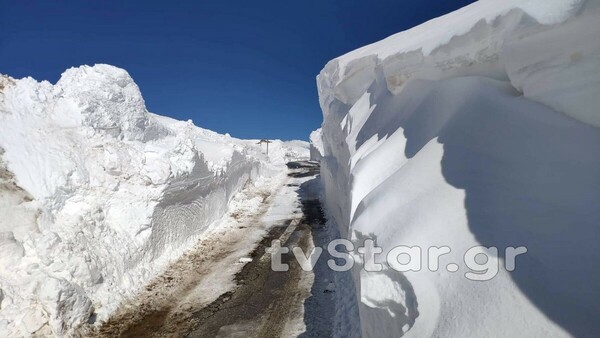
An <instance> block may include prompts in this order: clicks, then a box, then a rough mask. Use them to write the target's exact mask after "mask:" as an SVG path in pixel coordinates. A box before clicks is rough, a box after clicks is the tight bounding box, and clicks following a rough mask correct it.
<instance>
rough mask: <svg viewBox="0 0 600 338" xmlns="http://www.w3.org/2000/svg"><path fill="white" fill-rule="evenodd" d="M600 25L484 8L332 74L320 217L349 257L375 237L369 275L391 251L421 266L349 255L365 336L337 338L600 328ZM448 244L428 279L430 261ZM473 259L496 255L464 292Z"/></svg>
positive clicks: (527, 10)
mask: <svg viewBox="0 0 600 338" xmlns="http://www.w3.org/2000/svg"><path fill="white" fill-rule="evenodd" d="M598 22H600V5H599V1H587V2H586V1H577V0H565V1H561V0H553V1H547V0H529V1H504V0H503V1H500V0H487V1H486V0H482V1H479V2H476V3H474V4H472V5H469V6H467V7H465V8H463V9H460V10H458V11H456V12H453V13H450V14H448V15H446V16H443V17H440V18H438V19H435V20H432V21H429V22H426V23H424V24H422V25H420V26H417V27H415V28H413V29H411V30H408V31H405V32H401V33H399V34H396V35H393V36H391V37H389V38H387V39H384V40H382V41H380V42H377V43H374V44H372V45H369V46H365V47H363V48H360V49H358V50H356V51H353V52H350V53H348V54H346V55H344V56H341V57H339V58H337V59H334V60H332V61H330V62H329V63H328V64H327V65H326V66H325V68H324V69H323V70H322V71H321V73H320V74H319V76H318V78H317V83H318V90H319V96H320V104H321V108H322V110H323V117H324V121H323V125H322V140H323V159H322V160H321V166H322V167H321V177H322V181H323V186H324V189H325V193H324V202H325V205H326V209H327V214H328V216H329V217H330V220H332V221H333V222H334V223H336V224H337V226H338V227H339V229H340V232H341V235H342V236H343V237H345V238H348V239H350V240H352V241H353V243H354V244H355V246H356V247H358V246H361V245H362V243H363V240H364V239H374V240H376V242H377V244H378V245H379V246H380V247H382V248H383V253H382V254H379V255H378V256H377V258H376V262H377V263H379V262H382V261H384V260H385V258H386V254H387V253H389V251H391V249H392V248H394V247H396V246H399V245H404V246H410V247H413V246H418V247H420V248H421V253H422V254H420V255H417V257H422V259H421V261H420V264H421V268H420V269H418V268H415V269H414V270H419V271H405V272H398V271H396V270H394V269H391V268H390V267H389V266H384V270H383V271H381V272H366V271H365V270H364V269H362V266H363V265H364V263H365V262H364V259H363V256H361V255H356V256H355V258H356V260H357V262H358V263H360V264H359V265H358V266H355V268H354V269H353V276H354V282H355V285H354V289H353V291H354V292H355V294H356V299H358V309H359V311H358V312H359V315H358V316H359V317H360V319H359V320H358V322H359V325H360V329H358V327H357V326H358V325H355V326H356V327H354V328H352V327H349V328H348V327H347V328H346V330H347V331H346V332H344V328H342V329H341V330H342V331H341V332H338V333H339V334H340V335H341V336H351V335H362V336H364V337H398V336H402V335H406V336H410V337H509V336H515V337H516V336H519V337H540V336H544V337H550V336H553V337H554V336H559V337H562V336H580V337H591V336H595V335H596V334H597V332H600V322H599V321H598V320H597V318H598V316H599V315H600V288H598V287H597V285H600V251H599V250H597V247H598V244H597V243H598V240H599V239H600V227H599V226H598V225H599V224H600V208H598V205H600V189H599V187H600V170H598V168H600V151H599V149H600V129H598V127H599V126H600V113H599V112H598V107H600V72H599V70H600V39H598V37H599V36H600V24H598ZM442 246H447V247H449V248H450V249H451V252H450V253H449V254H446V255H444V256H442V257H441V258H440V259H439V262H440V265H439V269H437V271H434V269H432V268H429V267H428V263H429V262H428V261H427V259H426V254H427V252H428V250H429V248H432V247H442ZM475 246H485V247H492V246H494V247H497V249H498V253H497V254H494V253H493V252H492V251H489V252H488V253H490V254H489V255H488V257H489V258H488V259H489V260H490V262H491V263H493V264H496V265H495V266H499V267H500V268H499V269H492V270H499V271H497V275H495V277H493V278H491V279H489V280H487V281H473V280H470V279H467V278H466V275H465V274H467V273H469V272H472V271H473V269H471V268H468V267H467V266H465V265H466V264H465V258H464V257H465V256H464V254H465V253H466V252H468V251H469V249H470V248H472V247H475ZM519 246H525V247H527V250H528V252H527V253H526V254H524V255H520V256H518V257H517V258H516V263H515V264H516V269H515V271H513V272H510V273H509V272H508V271H507V270H508V269H506V268H504V267H505V265H506V264H505V263H506V262H505V259H506V254H505V252H506V251H505V249H506V248H507V247H519ZM411 262H413V260H411ZM415 262H416V263H419V262H418V261H416V260H415ZM451 263H454V264H457V266H454V265H448V264H451ZM490 266H494V265H490ZM454 268H456V269H458V271H455V272H450V271H451V270H454ZM490 272H493V271H490ZM478 274H479V275H480V276H479V277H486V278H487V277H489V276H482V275H486V274H487V273H485V272H481V271H478ZM492 275H493V274H492ZM475 277H476V278H477V277H478V276H475ZM342 315H343V314H342ZM338 320H339V321H340V322H350V323H352V319H348V318H346V319H338ZM352 330H356V331H352Z"/></svg>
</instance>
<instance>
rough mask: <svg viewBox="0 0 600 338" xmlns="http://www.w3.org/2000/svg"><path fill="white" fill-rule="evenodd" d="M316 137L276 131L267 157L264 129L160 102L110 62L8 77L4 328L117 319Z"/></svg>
mask: <svg viewBox="0 0 600 338" xmlns="http://www.w3.org/2000/svg"><path fill="white" fill-rule="evenodd" d="M308 147H309V146H308V143H307V142H301V141H295V142H281V141H274V142H273V143H272V144H271V145H270V149H269V157H267V156H266V155H265V154H264V149H261V148H260V145H258V144H257V141H256V140H247V141H246V140H238V139H234V138H232V137H230V136H229V135H219V134H217V133H214V132H211V131H208V130H204V129H201V128H198V127H196V126H194V125H193V124H192V122H191V121H188V122H182V121H176V120H173V119H170V118H166V117H161V116H158V115H154V114H151V113H149V112H148V111H147V110H146V107H145V104H144V100H143V98H142V96H141V93H140V91H139V89H138V87H137V85H136V84H135V83H134V82H133V80H132V79H131V77H130V76H129V74H128V73H127V72H126V71H125V70H122V69H119V68H116V67H112V66H108V65H96V66H93V67H89V66H82V67H79V68H71V69H69V70H67V71H66V72H65V73H64V74H63V75H62V77H61V78H60V80H59V81H58V82H57V83H56V84H55V85H52V84H51V83H49V82H46V81H43V82H37V81H35V80H34V79H31V78H24V79H21V80H15V79H12V78H10V77H8V76H0V249H1V252H2V255H1V256H0V336H2V337H8V336H31V335H43V336H47V335H58V336H68V335H72V334H74V333H75V332H76V331H77V329H78V328H79V327H81V326H82V325H84V324H86V323H93V322H94V321H95V320H102V319H104V318H106V317H107V316H108V315H109V314H110V313H111V311H114V310H115V309H116V307H117V306H118V305H119V304H120V302H122V301H123V300H124V299H126V298H127V297H130V296H132V295H133V294H135V292H136V291H137V290H139V288H140V287H142V286H144V285H145V283H147V282H149V281H150V279H151V278H152V277H154V276H156V274H157V273H158V272H160V271H161V269H163V268H164V267H165V266H166V264H168V263H169V262H170V261H172V260H173V259H175V258H177V257H178V256H179V255H181V254H182V252H183V251H184V250H185V249H186V248H189V247H190V246H191V245H192V244H193V243H194V242H195V241H197V240H198V239H199V238H200V236H202V234H203V233H205V232H206V231H207V230H208V229H210V228H211V227H215V226H218V221H219V219H220V218H221V217H222V216H223V215H224V214H225V213H226V211H227V209H228V203H229V201H230V200H231V199H232V197H233V196H234V195H235V194H236V193H237V192H239V191H240V190H241V189H242V188H244V187H245V186H246V185H248V184H252V182H254V181H256V180H257V179H258V178H259V177H261V176H276V175H278V174H280V173H281V171H282V170H283V169H284V164H285V163H286V161H289V160H291V159H296V158H308V156H309V149H308Z"/></svg>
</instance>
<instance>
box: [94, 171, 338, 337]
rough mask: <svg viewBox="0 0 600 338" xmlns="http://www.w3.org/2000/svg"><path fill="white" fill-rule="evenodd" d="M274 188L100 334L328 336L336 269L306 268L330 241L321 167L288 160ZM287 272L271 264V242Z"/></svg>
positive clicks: (186, 257) (125, 308) (238, 213)
mask: <svg viewBox="0 0 600 338" xmlns="http://www.w3.org/2000/svg"><path fill="white" fill-rule="evenodd" d="M288 168H289V170H288V174H287V177H286V178H285V179H283V180H282V184H281V186H280V187H278V188H277V189H276V190H275V191H274V192H273V193H272V194H268V193H266V192H264V191H257V192H246V193H248V194H252V195H254V194H256V195H258V196H260V198H261V203H260V205H259V207H258V208H256V209H255V210H250V211H248V210H244V208H238V209H241V210H236V209H235V208H234V210H233V211H232V212H231V213H230V216H232V218H233V219H235V223H236V225H235V226H232V227H229V228H228V229H226V230H224V231H223V232H222V233H217V234H211V235H210V236H208V237H207V238H206V239H204V240H202V241H201V242H200V243H199V244H198V245H197V246H196V247H195V248H194V249H193V250H191V251H190V252H188V253H187V254H185V255H184V256H183V257H182V258H181V259H180V260H179V261H177V262H176V263H174V264H173V265H171V267H170V268H169V269H167V271H166V272H165V273H163V274H162V275H161V276H160V277H159V278H157V279H156V280H155V281H154V282H153V283H151V284H150V285H149V286H147V288H146V289H145V290H144V292H142V294H140V295H139V296H138V297H137V298H136V299H135V300H134V301H131V302H129V303H128V304H127V305H125V306H123V307H122V308H121V310H120V311H118V312H117V314H116V315H115V316H113V317H112V318H110V319H109V320H108V321H106V322H104V323H102V324H101V325H100V326H99V327H98V328H97V329H96V330H95V332H94V333H93V334H94V335H95V336H96V337H232V336H235V337H238V336H239V337H289V336H300V337H326V336H331V335H332V327H333V326H332V322H333V316H334V314H335V284H334V278H333V277H334V276H333V271H331V270H330V269H327V268H326V266H325V264H326V263H325V260H323V259H320V260H319V262H317V263H316V266H315V267H314V268H313V269H312V271H305V270H304V269H303V268H302V267H301V265H300V263H298V261H297V260H296V259H294V256H293V253H292V249H293V248H296V247H299V248H302V249H303V252H304V253H305V255H308V253H310V252H311V250H313V248H314V247H315V245H316V246H319V245H320V244H322V243H325V242H326V241H327V240H328V238H329V236H330V233H329V232H328V231H327V227H326V224H325V223H326V222H325V219H324V216H323V211H322V209H321V205H320V202H319V194H320V182H319V177H318V173H319V166H318V164H316V163H314V162H290V163H288ZM274 240H279V241H280V243H282V244H281V247H282V248H283V247H287V248H289V249H290V250H289V252H288V253H282V254H281V263H283V264H288V266H289V270H288V271H274V270H273V269H272V262H271V260H272V255H271V252H272V250H274V249H270V248H271V246H272V242H273V241H274Z"/></svg>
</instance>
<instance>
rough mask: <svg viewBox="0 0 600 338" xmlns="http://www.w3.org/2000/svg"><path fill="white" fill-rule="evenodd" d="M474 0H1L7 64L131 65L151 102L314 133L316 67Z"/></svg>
mask: <svg viewBox="0 0 600 338" xmlns="http://www.w3.org/2000/svg"><path fill="white" fill-rule="evenodd" d="M471 2H473V1H468V0H394V1H388V0H363V1H359V0H339V1H333V0H314V1H313V0H302V1H288V0H278V1H262V0H257V1H248V0H244V1H225V0H222V1H205V0H204V1H203V0H197V1H151V0H145V1H83V0H79V1H30V0H19V1H9V0H0V73H4V74H8V75H11V76H13V77H16V78H21V77H25V76H32V77H34V78H36V79H37V80H49V81H51V82H52V83H55V82H56V81H57V80H58V78H59V77H60V74H61V73H62V72H63V71H64V70H65V69H67V68H69V67H72V66H79V65H82V64H89V65H92V64H95V63H108V64H112V65H115V66H118V67H122V68H125V69H127V70H128V71H129V73H130V74H131V76H132V77H133V78H134V80H135V81H136V83H137V84H138V85H139V86H140V89H141V91H142V94H143V95H144V99H145V100H146V105H147V107H148V109H149V110H150V111H152V112H155V113H158V114H162V115H168V116H171V117H174V118H177V119H182V120H187V119H193V120H194V123H195V124H196V125H198V126H201V127H204V128H208V129H212V130H215V131H218V132H220V133H225V132H228V133H230V134H231V135H233V136H236V137H240V138H280V139H307V137H308V134H309V132H310V131H311V130H314V129H316V128H318V127H319V126H320V124H321V120H322V116H321V111H320V108H319V104H318V98H317V89H316V84H315V77H316V75H317V74H318V73H319V71H320V70H321V69H322V67H323V66H324V65H325V63H327V61H329V60H331V59H332V58H335V57H337V56H339V55H342V54H344V53H346V52H348V51H351V50H353V49H356V48H358V47H361V46H363V45H365V44H369V43H372V42H375V41H377V40H380V39H382V38H385V37H387V36H389V35H391V34H394V33H396V32H399V31H402V30H405V29H407V28H410V27H412V26H415V25H417V24H419V23H421V22H424V21H427V20H428V19H431V18H434V17H437V16H440V15H442V14H445V13H448V12H450V11H452V10H454V9H457V8H460V7H463V6H465V5H467V4H468V3H471Z"/></svg>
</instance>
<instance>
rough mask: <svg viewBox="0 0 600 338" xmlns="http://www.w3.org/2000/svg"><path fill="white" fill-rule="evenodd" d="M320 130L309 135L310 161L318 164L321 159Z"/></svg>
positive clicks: (321, 141) (321, 138)
mask: <svg viewBox="0 0 600 338" xmlns="http://www.w3.org/2000/svg"><path fill="white" fill-rule="evenodd" d="M322 132H323V131H322V130H321V128H319V129H317V130H315V131H313V132H312V133H310V159H311V161H317V162H320V161H321V158H323V136H322Z"/></svg>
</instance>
